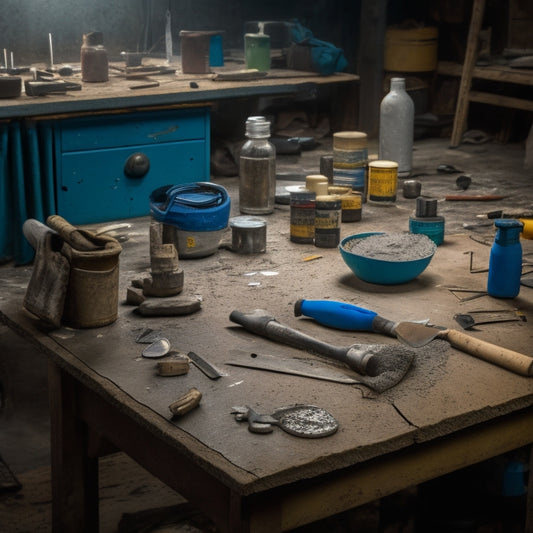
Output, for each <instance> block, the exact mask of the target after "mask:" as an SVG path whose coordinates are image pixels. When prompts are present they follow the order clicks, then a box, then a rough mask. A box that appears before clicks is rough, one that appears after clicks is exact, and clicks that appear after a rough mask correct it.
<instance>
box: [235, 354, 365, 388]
mask: <svg viewBox="0 0 533 533" xmlns="http://www.w3.org/2000/svg"><path fill="white" fill-rule="evenodd" d="M231 355H232V359H231V360H230V361H226V364H227V365H231V366H241V367H244V368H253V369H255V370H267V371H270V372H278V373H280V374H290V375H293V376H302V377H306V378H312V379H320V380H324V381H334V382H336V383H347V384H350V385H353V384H355V383H363V382H362V381H361V380H360V379H356V378H353V377H350V376H348V375H347V374H346V373H345V372H344V371H342V370H340V369H336V368H332V367H328V366H326V365H324V364H319V363H316V362H314V361H312V360H309V359H296V358H294V357H283V356H280V355H269V354H259V353H256V352H247V351H244V350H234V351H232V352H231Z"/></svg>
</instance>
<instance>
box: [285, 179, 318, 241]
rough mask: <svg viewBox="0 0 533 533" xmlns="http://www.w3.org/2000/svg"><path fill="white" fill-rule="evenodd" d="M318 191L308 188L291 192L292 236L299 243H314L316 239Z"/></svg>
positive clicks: (291, 238) (292, 239)
mask: <svg viewBox="0 0 533 533" xmlns="http://www.w3.org/2000/svg"><path fill="white" fill-rule="evenodd" d="M315 199H316V193H315V192H314V191H309V190H308V189H301V190H299V191H292V192H291V199H290V205H291V236H290V240H291V241H292V242H296V243H299V244H313V241H314V239H315Z"/></svg>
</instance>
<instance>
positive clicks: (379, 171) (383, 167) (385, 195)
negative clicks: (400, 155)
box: [368, 160, 398, 203]
mask: <svg viewBox="0 0 533 533" xmlns="http://www.w3.org/2000/svg"><path fill="white" fill-rule="evenodd" d="M397 189H398V163H396V161H383V160H381V161H372V162H370V163H369V164H368V200H369V201H371V202H380V203H381V202H395V201H396V191H397Z"/></svg>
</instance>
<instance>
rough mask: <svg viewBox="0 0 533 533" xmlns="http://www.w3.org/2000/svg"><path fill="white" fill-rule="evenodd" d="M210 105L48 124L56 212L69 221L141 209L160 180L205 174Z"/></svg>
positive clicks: (140, 211) (171, 181)
mask: <svg viewBox="0 0 533 533" xmlns="http://www.w3.org/2000/svg"><path fill="white" fill-rule="evenodd" d="M209 127H210V125H209V108H208V107H194V108H185V109H164V110H157V111H142V112H134V113H116V114H109V115H101V116H83V117H74V118H66V119H62V120H57V121H55V123H54V159H55V166H56V168H55V180H56V187H55V189H56V190H55V192H56V203H57V213H58V214H59V215H61V216H62V217H64V218H65V219H67V220H68V221H69V222H70V223H72V224H91V223H94V222H103V221H108V220H116V219H120V218H130V217H137V216H144V215H147V214H148V213H149V210H150V207H149V195H150V193H151V192H152V191H153V190H154V189H156V188H157V187H160V186H163V185H171V184H179V183H187V182H194V181H208V180H209V148H210V147H209V133H210V131H209Z"/></svg>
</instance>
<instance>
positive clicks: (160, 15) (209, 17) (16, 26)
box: [0, 0, 361, 72]
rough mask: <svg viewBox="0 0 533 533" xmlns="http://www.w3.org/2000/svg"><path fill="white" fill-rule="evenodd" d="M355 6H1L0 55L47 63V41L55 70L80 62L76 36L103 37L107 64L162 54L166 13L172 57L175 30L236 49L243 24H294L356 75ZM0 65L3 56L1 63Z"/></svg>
mask: <svg viewBox="0 0 533 533" xmlns="http://www.w3.org/2000/svg"><path fill="white" fill-rule="evenodd" d="M360 4H361V2H360V0H357V1H355V2H354V1H352V0H316V1H315V2H309V1H307V0H295V1H291V2H286V1H285V0H268V1H259V0H114V1H113V2H109V1H108V0H91V1H90V2H87V1H83V0H3V1H2V17H1V19H0V36H1V37H0V51H2V52H3V49H4V48H5V49H6V50H7V51H8V53H9V52H10V51H12V52H13V54H14V60H15V64H16V65H27V64H30V63H39V62H47V61H48V58H49V47H48V34H49V33H51V34H52V37H53V46H54V62H55V63H69V62H70V63H72V62H77V61H79V55H80V47H81V42H82V36H83V34H84V33H86V32H88V31H101V32H103V34H104V42H105V46H106V49H107V50H108V53H109V56H110V59H111V60H119V59H120V52H121V51H122V50H127V51H150V52H152V53H153V54H155V55H157V54H163V52H164V28H165V12H166V10H167V9H168V8H169V7H170V10H171V16H172V33H173V38H174V50H175V51H174V53H175V54H178V53H179V37H178V34H179V31H180V30H213V29H216V30H224V32H225V33H224V46H225V47H227V48H242V46H243V33H244V23H245V21H248V20H290V19H293V18H297V19H298V20H299V21H300V22H301V23H302V24H304V25H306V26H307V27H309V28H310V29H311V30H312V31H313V33H314V34H315V36H316V37H318V38H319V39H322V40H325V41H328V42H332V43H334V44H336V45H337V46H339V47H341V48H343V49H344V50H345V55H346V57H347V59H348V61H349V64H350V67H349V68H348V71H350V72H355V71H356V70H355V69H356V57H357V42H358V33H359V12H360ZM0 61H2V62H3V56H2V57H1V58H0Z"/></svg>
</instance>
